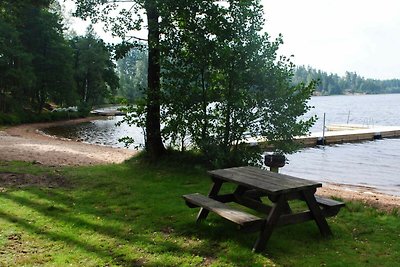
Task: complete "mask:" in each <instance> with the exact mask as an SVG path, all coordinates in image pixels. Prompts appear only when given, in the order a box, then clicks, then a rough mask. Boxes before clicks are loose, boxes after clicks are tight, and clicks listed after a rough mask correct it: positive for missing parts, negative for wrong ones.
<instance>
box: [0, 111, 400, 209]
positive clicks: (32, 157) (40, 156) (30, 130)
mask: <svg viewBox="0 0 400 267" xmlns="http://www.w3.org/2000/svg"><path fill="white" fill-rule="evenodd" d="M96 119H102V118H101V117H100V118H99V117H88V118H83V119H75V120H68V121H57V122H50V123H33V124H23V125H19V126H14V127H9V128H6V129H3V130H0V160H4V161H12V160H20V161H27V162H35V163H37V164H43V165H46V166H87V165H101V164H114V163H115V164H118V163H122V162H124V161H125V160H127V159H129V158H131V157H133V156H134V155H135V154H137V151H134V150H128V149H123V148H114V147H108V146H101V145H95V144H88V143H83V142H79V141H75V140H67V139H64V138H58V137H55V136H49V135H45V134H43V133H42V132H41V129H42V128H46V127H51V126H57V125H65V124H76V123H81V122H87V121H92V120H96ZM317 194H318V195H321V196H324V197H336V198H341V199H343V200H344V201H361V202H362V203H364V204H365V205H368V206H372V207H375V208H378V209H380V210H384V211H386V212H392V211H395V210H400V196H393V195H389V194H385V193H381V192H378V191H377V190H375V189H374V188H371V187H367V186H365V187H364V186H356V185H347V184H346V185H344V184H333V183H332V184H330V183H324V184H323V187H322V188H319V189H318V190H317Z"/></svg>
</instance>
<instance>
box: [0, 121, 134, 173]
mask: <svg viewBox="0 0 400 267" xmlns="http://www.w3.org/2000/svg"><path fill="white" fill-rule="evenodd" d="M93 119H94V118H84V119H78V120H71V121H63V122H54V123H35V124H24V125H20V126H16V127H11V128H7V129H6V130H4V131H0V160H6V161H9V160H22V161H30V162H33V161H35V162H38V163H41V164H44V165H50V166H65V165H69V166H79V165H92V164H108V163H121V162H123V161H124V160H126V159H128V158H130V157H132V156H133V155H135V154H136V153H137V152H136V151H134V150H128V149H121V148H112V147H106V146H99V145H91V144H85V143H81V142H76V141H71V140H62V139H59V138H55V137H50V136H45V135H43V134H41V133H40V132H39V131H38V129H41V128H45V127H49V126H56V125H65V124H73V123H79V122H85V121H89V120H93Z"/></svg>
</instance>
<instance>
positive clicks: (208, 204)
mask: <svg viewBox="0 0 400 267" xmlns="http://www.w3.org/2000/svg"><path fill="white" fill-rule="evenodd" d="M183 198H184V199H185V201H187V202H189V203H192V204H195V205H198V206H199V207H203V208H204V209H207V210H209V211H212V212H215V213H216V214H218V215H219V216H221V217H223V218H225V219H227V220H229V221H231V222H234V223H236V224H239V225H240V226H242V227H247V226H251V225H254V224H257V223H259V224H261V222H262V221H263V219H261V218H259V217H257V216H255V215H252V214H249V213H246V212H244V211H240V210H236V209H234V208H232V207H229V206H228V205H226V204H224V203H221V202H218V201H216V200H214V199H211V198H208V197H206V196H203V195H201V194H199V193H195V194H190V195H184V196H183Z"/></svg>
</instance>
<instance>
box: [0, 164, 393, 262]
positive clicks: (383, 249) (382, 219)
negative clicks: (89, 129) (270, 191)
mask: <svg viewBox="0 0 400 267" xmlns="http://www.w3.org/2000/svg"><path fill="white" fill-rule="evenodd" d="M173 161H175V162H176V161H177V160H172V161H171V162H169V163H163V164H159V166H149V165H146V164H144V163H142V162H140V161H139V160H131V161H130V162H128V163H125V164H120V165H107V166H96V167H80V168H50V167H43V166H38V165H31V164H28V163H21V162H12V163H9V162H8V163H7V162H0V172H3V173H4V172H23V173H30V174H35V175H41V174H50V175H61V176H63V177H65V179H66V180H67V183H66V186H64V187H53V188H48V187H37V186H29V187H19V188H18V187H14V188H5V189H4V188H3V189H2V188H0V266H33V265H35V266H37V265H41V266H42V265H44V266H65V265H70V266H396V265H397V266H398V264H399V259H400V241H399V240H400V218H399V216H398V215H396V214H384V213H381V212H379V211H377V210H375V209H372V208H368V207H364V206H363V205H362V204H360V203H347V206H346V207H345V208H344V209H342V210H341V211H340V213H339V214H338V216H337V217H333V218H329V219H328V223H329V224H330V226H331V228H332V231H333V233H334V237H333V238H329V239H324V238H322V237H321V235H320V233H319V231H318V228H317V226H316V225H315V223H313V222H308V223H304V224H298V225H292V226H286V227H282V228H279V229H277V230H276V231H275V232H274V233H273V235H272V237H271V239H270V241H269V243H268V245H267V249H266V250H265V252H264V253H261V254H255V253H253V252H252V251H251V248H252V246H253V243H254V241H255V239H256V237H257V234H256V233H254V234H245V233H243V232H239V231H237V230H236V227H235V225H232V224H230V223H229V222H227V221H225V220H223V219H221V218H220V217H218V216H216V215H214V214H210V216H209V217H208V218H207V220H206V221H205V222H204V223H202V224H200V225H196V223H195V218H196V214H197V209H189V208H188V207H187V206H186V205H185V204H184V201H183V200H182V198H181V196H182V195H183V194H187V193H193V192H200V193H203V194H206V193H207V191H208V189H209V187H210V180H209V178H208V176H207V175H206V173H205V170H204V169H203V168H202V167H200V166H197V165H196V164H193V165H192V166H191V167H185V166H184V164H181V163H179V162H178V163H175V164H173V163H172V162H173Z"/></svg>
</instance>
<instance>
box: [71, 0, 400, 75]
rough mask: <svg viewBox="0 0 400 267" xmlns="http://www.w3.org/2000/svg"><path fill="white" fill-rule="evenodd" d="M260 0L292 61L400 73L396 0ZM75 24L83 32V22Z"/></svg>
mask: <svg viewBox="0 0 400 267" xmlns="http://www.w3.org/2000/svg"><path fill="white" fill-rule="evenodd" d="M261 2H262V4H263V5H264V10H265V18H266V25H265V30H266V31H267V32H268V33H269V34H270V35H271V36H272V37H274V38H275V37H276V36H277V35H278V34H279V33H282V35H283V39H284V42H285V44H284V45H283V46H282V48H281V50H280V52H281V54H284V55H287V56H289V55H294V59H293V61H294V63H296V64H297V65H309V66H311V67H314V68H318V69H321V70H324V71H327V72H333V73H337V74H339V75H343V74H344V73H345V71H352V72H357V73H358V74H360V75H362V76H364V77H366V78H377V79H391V78H397V79H400V0H379V1H378V0H302V1H299V0H261ZM75 25H79V26H76V27H75V28H77V32H78V33H80V34H83V33H84V30H83V29H84V27H82V24H81V23H79V24H75ZM100 35H101V36H102V37H103V38H104V37H105V36H104V35H103V34H100ZM107 39H108V38H107ZM108 41H109V39H108Z"/></svg>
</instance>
